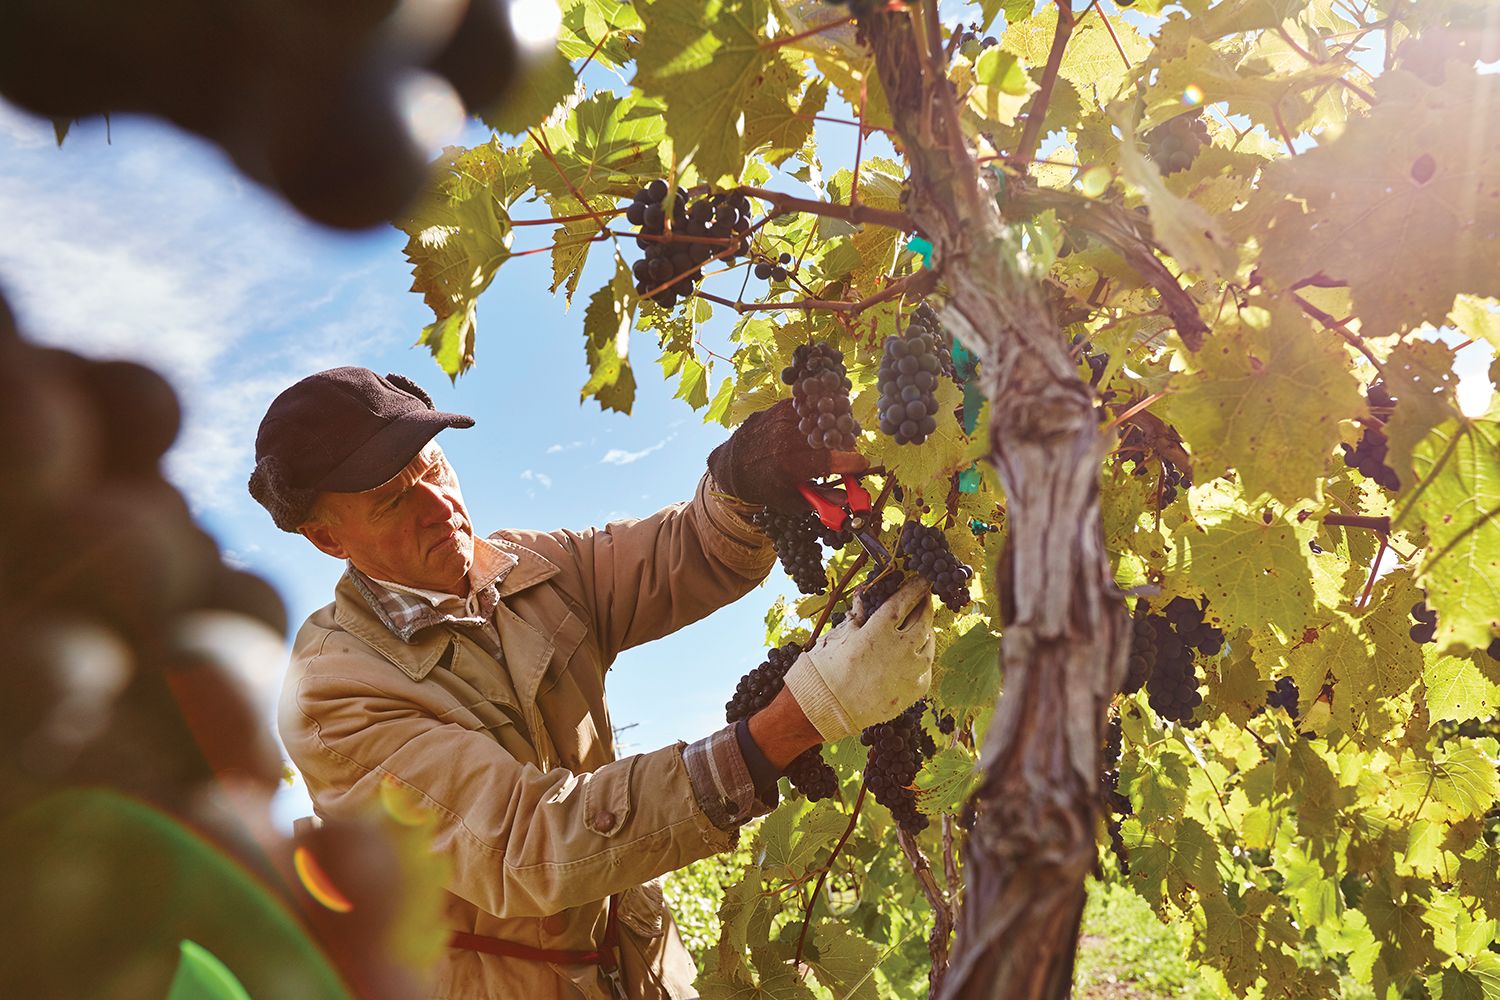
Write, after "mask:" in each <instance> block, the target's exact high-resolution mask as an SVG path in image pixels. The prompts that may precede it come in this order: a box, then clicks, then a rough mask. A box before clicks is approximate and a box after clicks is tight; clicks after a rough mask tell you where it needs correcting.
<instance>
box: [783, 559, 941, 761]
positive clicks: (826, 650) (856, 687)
mask: <svg viewBox="0 0 1500 1000" xmlns="http://www.w3.org/2000/svg"><path fill="white" fill-rule="evenodd" d="M903 623H904V624H903ZM932 651H933V649H932V599H931V592H930V591H929V590H928V587H927V581H925V580H923V579H922V578H921V577H913V578H912V579H910V580H907V581H906V582H905V583H904V584H902V585H901V589H899V590H897V591H896V593H895V594H893V595H891V597H890V598H889V599H888V600H887V601H886V602H885V603H884V604H882V605H881V606H880V607H879V609H877V610H876V611H875V613H874V614H872V615H871V616H870V617H869V619H867V620H866V621H865V622H864V623H863V624H861V623H860V622H859V621H858V620H857V619H856V618H855V616H854V615H850V616H849V617H848V618H845V619H844V620H843V621H842V622H840V623H839V625H838V627H837V628H834V629H830V630H829V631H828V632H826V633H824V634H823V636H822V637H821V638H819V639H818V642H817V644H816V645H814V646H813V648H812V649H809V650H808V651H807V652H805V653H803V654H802V655H801V656H799V657H797V660H796V662H795V663H793V664H792V667H791V669H790V670H788V671H787V672H786V686H787V689H788V690H790V691H791V692H792V697H793V698H795V699H797V705H798V706H799V707H800V708H801V709H802V714H803V715H805V716H807V721H808V722H811V723H812V724H813V728H814V729H816V730H817V731H818V734H819V735H820V736H822V737H823V739H824V740H825V741H827V742H832V741H834V740H838V739H842V738H843V737H845V736H848V735H850V734H852V733H857V732H859V731H860V730H862V729H864V728H865V727H866V726H873V725H874V724H875V723H877V722H885V721H886V720H887V719H892V718H894V717H896V716H897V715H899V714H900V713H901V712H902V711H903V710H904V709H905V708H906V707H907V706H909V705H910V704H911V703H912V702H914V701H916V700H917V699H918V698H920V697H922V695H924V694H926V693H927V688H928V686H929V685H931V684H932Z"/></svg>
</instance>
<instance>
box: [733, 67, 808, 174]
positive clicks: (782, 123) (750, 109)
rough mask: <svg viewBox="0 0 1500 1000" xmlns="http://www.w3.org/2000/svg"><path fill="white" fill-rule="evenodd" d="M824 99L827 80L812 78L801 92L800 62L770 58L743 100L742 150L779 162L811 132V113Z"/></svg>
mask: <svg viewBox="0 0 1500 1000" xmlns="http://www.w3.org/2000/svg"><path fill="white" fill-rule="evenodd" d="M799 92H801V99H800V100H797V99H796V98H797V97H798V93H799ZM827 100H828V82H827V81H826V80H813V81H812V82H811V83H809V84H808V85H807V90H806V91H805V92H802V76H801V72H800V65H793V64H792V63H791V62H790V61H788V60H787V59H785V58H777V59H774V60H772V61H771V63H770V64H769V65H768V66H766V68H765V72H764V73H762V75H761V78H760V80H759V82H758V83H757V84H756V85H755V88H754V89H753V90H752V91H751V92H750V98H749V100H747V101H746V102H745V151H746V152H747V153H749V152H758V154H759V155H760V156H761V157H762V158H764V159H765V161H766V162H767V163H769V164H771V165H772V166H780V165H781V164H782V163H783V162H784V161H785V160H786V159H787V158H788V157H790V156H791V155H792V154H793V153H795V152H797V150H799V149H801V148H802V146H803V144H804V143H806V142H807V140H808V137H809V136H811V135H812V132H813V124H814V123H813V116H814V115H816V114H819V113H820V112H822V110H823V105H824V104H825V103H826V102H827Z"/></svg>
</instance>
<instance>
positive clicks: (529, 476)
mask: <svg viewBox="0 0 1500 1000" xmlns="http://www.w3.org/2000/svg"><path fill="white" fill-rule="evenodd" d="M521 478H522V479H524V480H526V481H527V482H528V483H537V484H539V485H540V486H541V487H542V488H543V489H548V490H550V489H551V488H552V477H551V476H549V475H547V474H546V473H545V472H537V471H536V470H535V469H527V470H526V471H525V472H523V473H521Z"/></svg>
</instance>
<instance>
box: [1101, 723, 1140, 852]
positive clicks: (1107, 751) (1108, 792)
mask: <svg viewBox="0 0 1500 1000" xmlns="http://www.w3.org/2000/svg"><path fill="white" fill-rule="evenodd" d="M1123 745H1124V733H1123V731H1122V729H1121V726H1120V717H1119V716H1118V715H1116V716H1113V717H1111V718H1110V720H1109V726H1108V727H1107V728H1106V729H1105V731H1104V766H1103V767H1102V768H1101V769H1100V771H1099V792H1100V795H1101V797H1102V798H1103V799H1104V806H1105V811H1106V814H1105V820H1104V822H1105V827H1106V829H1107V830H1108V832H1109V849H1110V851H1111V852H1113V854H1114V856H1115V860H1116V861H1117V862H1118V863H1119V865H1120V871H1122V872H1125V873H1127V874H1128V873H1129V872H1130V854H1129V852H1128V851H1127V850H1126V848H1125V837H1124V835H1123V833H1122V831H1121V829H1120V820H1121V818H1122V817H1125V816H1130V815H1133V814H1134V812H1135V808H1134V807H1133V806H1132V805H1131V803H1130V799H1129V797H1128V796H1126V795H1124V794H1122V793H1121V792H1120V750H1121V748H1122V747H1123Z"/></svg>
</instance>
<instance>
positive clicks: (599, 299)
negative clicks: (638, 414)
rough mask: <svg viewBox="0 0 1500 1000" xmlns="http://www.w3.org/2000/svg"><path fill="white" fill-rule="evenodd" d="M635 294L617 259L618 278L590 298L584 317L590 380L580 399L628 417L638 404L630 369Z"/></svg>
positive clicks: (633, 377) (585, 346)
mask: <svg viewBox="0 0 1500 1000" xmlns="http://www.w3.org/2000/svg"><path fill="white" fill-rule="evenodd" d="M635 302H636V299H635V292H634V288H633V285H632V282H631V280H630V272H629V271H628V270H626V268H625V262H624V261H623V260H619V259H616V267H615V275H614V277H613V278H611V279H610V280H609V281H608V282H607V283H606V284H605V285H604V286H603V287H602V288H600V289H599V290H598V291H596V292H595V293H594V294H593V295H591V296H589V305H588V309H587V310H585V311H584V314H583V336H584V357H585V359H586V360H587V362H588V366H589V379H588V381H587V382H586V383H584V386H583V388H582V389H581V390H580V391H579V399H580V400H584V399H588V398H589V397H591V396H592V397H593V398H594V399H597V400H598V401H599V406H600V408H601V409H604V410H616V411H618V412H620V413H625V414H628V413H629V412H630V407H631V405H632V404H633V403H634V402H635V373H634V372H633V371H631V368H630V356H629V354H630V325H631V323H632V322H634V320H635Z"/></svg>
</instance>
